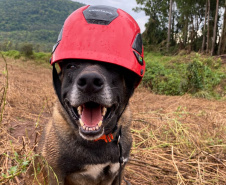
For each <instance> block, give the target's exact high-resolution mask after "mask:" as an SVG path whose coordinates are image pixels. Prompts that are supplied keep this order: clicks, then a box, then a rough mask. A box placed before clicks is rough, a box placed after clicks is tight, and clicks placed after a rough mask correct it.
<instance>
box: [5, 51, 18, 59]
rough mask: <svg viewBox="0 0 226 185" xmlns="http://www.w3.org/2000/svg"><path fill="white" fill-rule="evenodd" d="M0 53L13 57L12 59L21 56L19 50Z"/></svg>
mask: <svg viewBox="0 0 226 185" xmlns="http://www.w3.org/2000/svg"><path fill="white" fill-rule="evenodd" d="M2 53H3V55H5V56H8V57H11V58H14V59H19V58H20V57H21V54H20V52H19V51H16V50H9V51H5V52H2Z"/></svg>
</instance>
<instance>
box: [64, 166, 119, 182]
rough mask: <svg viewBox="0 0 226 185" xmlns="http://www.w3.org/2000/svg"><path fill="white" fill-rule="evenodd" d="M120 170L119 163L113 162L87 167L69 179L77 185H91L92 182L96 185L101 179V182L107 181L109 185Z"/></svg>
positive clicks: (71, 175)
mask: <svg viewBox="0 0 226 185" xmlns="http://www.w3.org/2000/svg"><path fill="white" fill-rule="evenodd" d="M119 168H120V164H119V163H111V162H107V163H103V164H91V165H85V166H84V168H83V169H82V170H81V171H80V172H76V173H72V174H70V175H69V177H68V178H69V179H70V180H71V181H72V182H76V183H75V184H77V183H78V184H91V182H92V184H95V182H99V181H100V179H101V181H103V180H107V181H108V183H107V184H111V183H112V181H113V180H114V178H115V176H116V175H117V174H118V171H119ZM84 177H86V178H84ZM77 181H79V182H77ZM107 184H106V185H107Z"/></svg>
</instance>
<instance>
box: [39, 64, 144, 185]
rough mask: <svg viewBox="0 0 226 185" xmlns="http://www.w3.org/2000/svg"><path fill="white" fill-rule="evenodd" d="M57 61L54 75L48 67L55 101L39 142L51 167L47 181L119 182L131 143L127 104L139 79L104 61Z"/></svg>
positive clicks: (79, 184)
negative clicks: (55, 97) (51, 115)
mask: <svg viewBox="0 0 226 185" xmlns="http://www.w3.org/2000/svg"><path fill="white" fill-rule="evenodd" d="M59 64H60V68H61V72H60V73H59V74H58V73H57V72H56V69H55V67H54V68H53V80H54V88H55V91H56V94H57V95H58V101H57V102H56V104H55V106H54V111H53V118H52V120H51V121H50V122H49V123H48V124H47V125H46V126H45V129H44V133H43V136H42V139H41V142H40V144H39V152H40V154H41V155H42V156H43V157H44V158H45V160H46V161H47V163H48V165H46V166H49V167H50V168H49V169H48V168H47V167H46V172H45V175H46V178H45V181H46V184H50V185H56V184H58V183H59V184H61V185H116V184H119V183H120V178H121V174H122V173H123V169H124V167H125V164H126V162H127V161H128V159H129V153H130V148H131V144H132V137H131V133H130V123H131V118H130V110H129V107H128V102H129V99H130V97H131V96H132V94H133V92H134V89H135V87H136V86H137V84H138V83H139V80H140V78H139V77H138V76H137V75H136V74H135V73H134V72H131V71H129V70H128V69H125V68H123V67H120V66H117V65H114V64H108V63H103V62H95V61H88V60H64V61H63V62H60V63H59ZM119 145H120V146H119ZM120 149H121V150H122V151H121V152H120ZM119 159H120V160H121V162H122V165H121V167H120V162H119ZM47 169H48V170H47ZM56 177H57V178H56Z"/></svg>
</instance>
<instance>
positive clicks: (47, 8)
mask: <svg viewBox="0 0 226 185" xmlns="http://www.w3.org/2000/svg"><path fill="white" fill-rule="evenodd" d="M81 6H83V4H81V3H77V2H72V1H70V0H57V1H56V0H48V1H45V0H29V1H27V0H20V1H18V0H0V17H1V19H0V50H7V49H16V50H19V49H20V45H21V43H30V44H32V45H33V46H34V50H35V51H51V49H52V46H53V45H54V44H55V42H56V40H57V36H58V34H59V31H60V30H61V28H62V26H63V23H64V21H65V19H66V18H67V16H68V15H69V14H70V13H72V12H73V11H74V10H76V9H78V8H79V7H81ZM9 41H10V42H9Z"/></svg>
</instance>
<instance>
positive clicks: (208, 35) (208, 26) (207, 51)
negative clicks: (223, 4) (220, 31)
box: [206, 0, 210, 53]
mask: <svg viewBox="0 0 226 185" xmlns="http://www.w3.org/2000/svg"><path fill="white" fill-rule="evenodd" d="M207 14H208V19H207V44H206V53H209V43H210V0H208V8H207Z"/></svg>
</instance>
